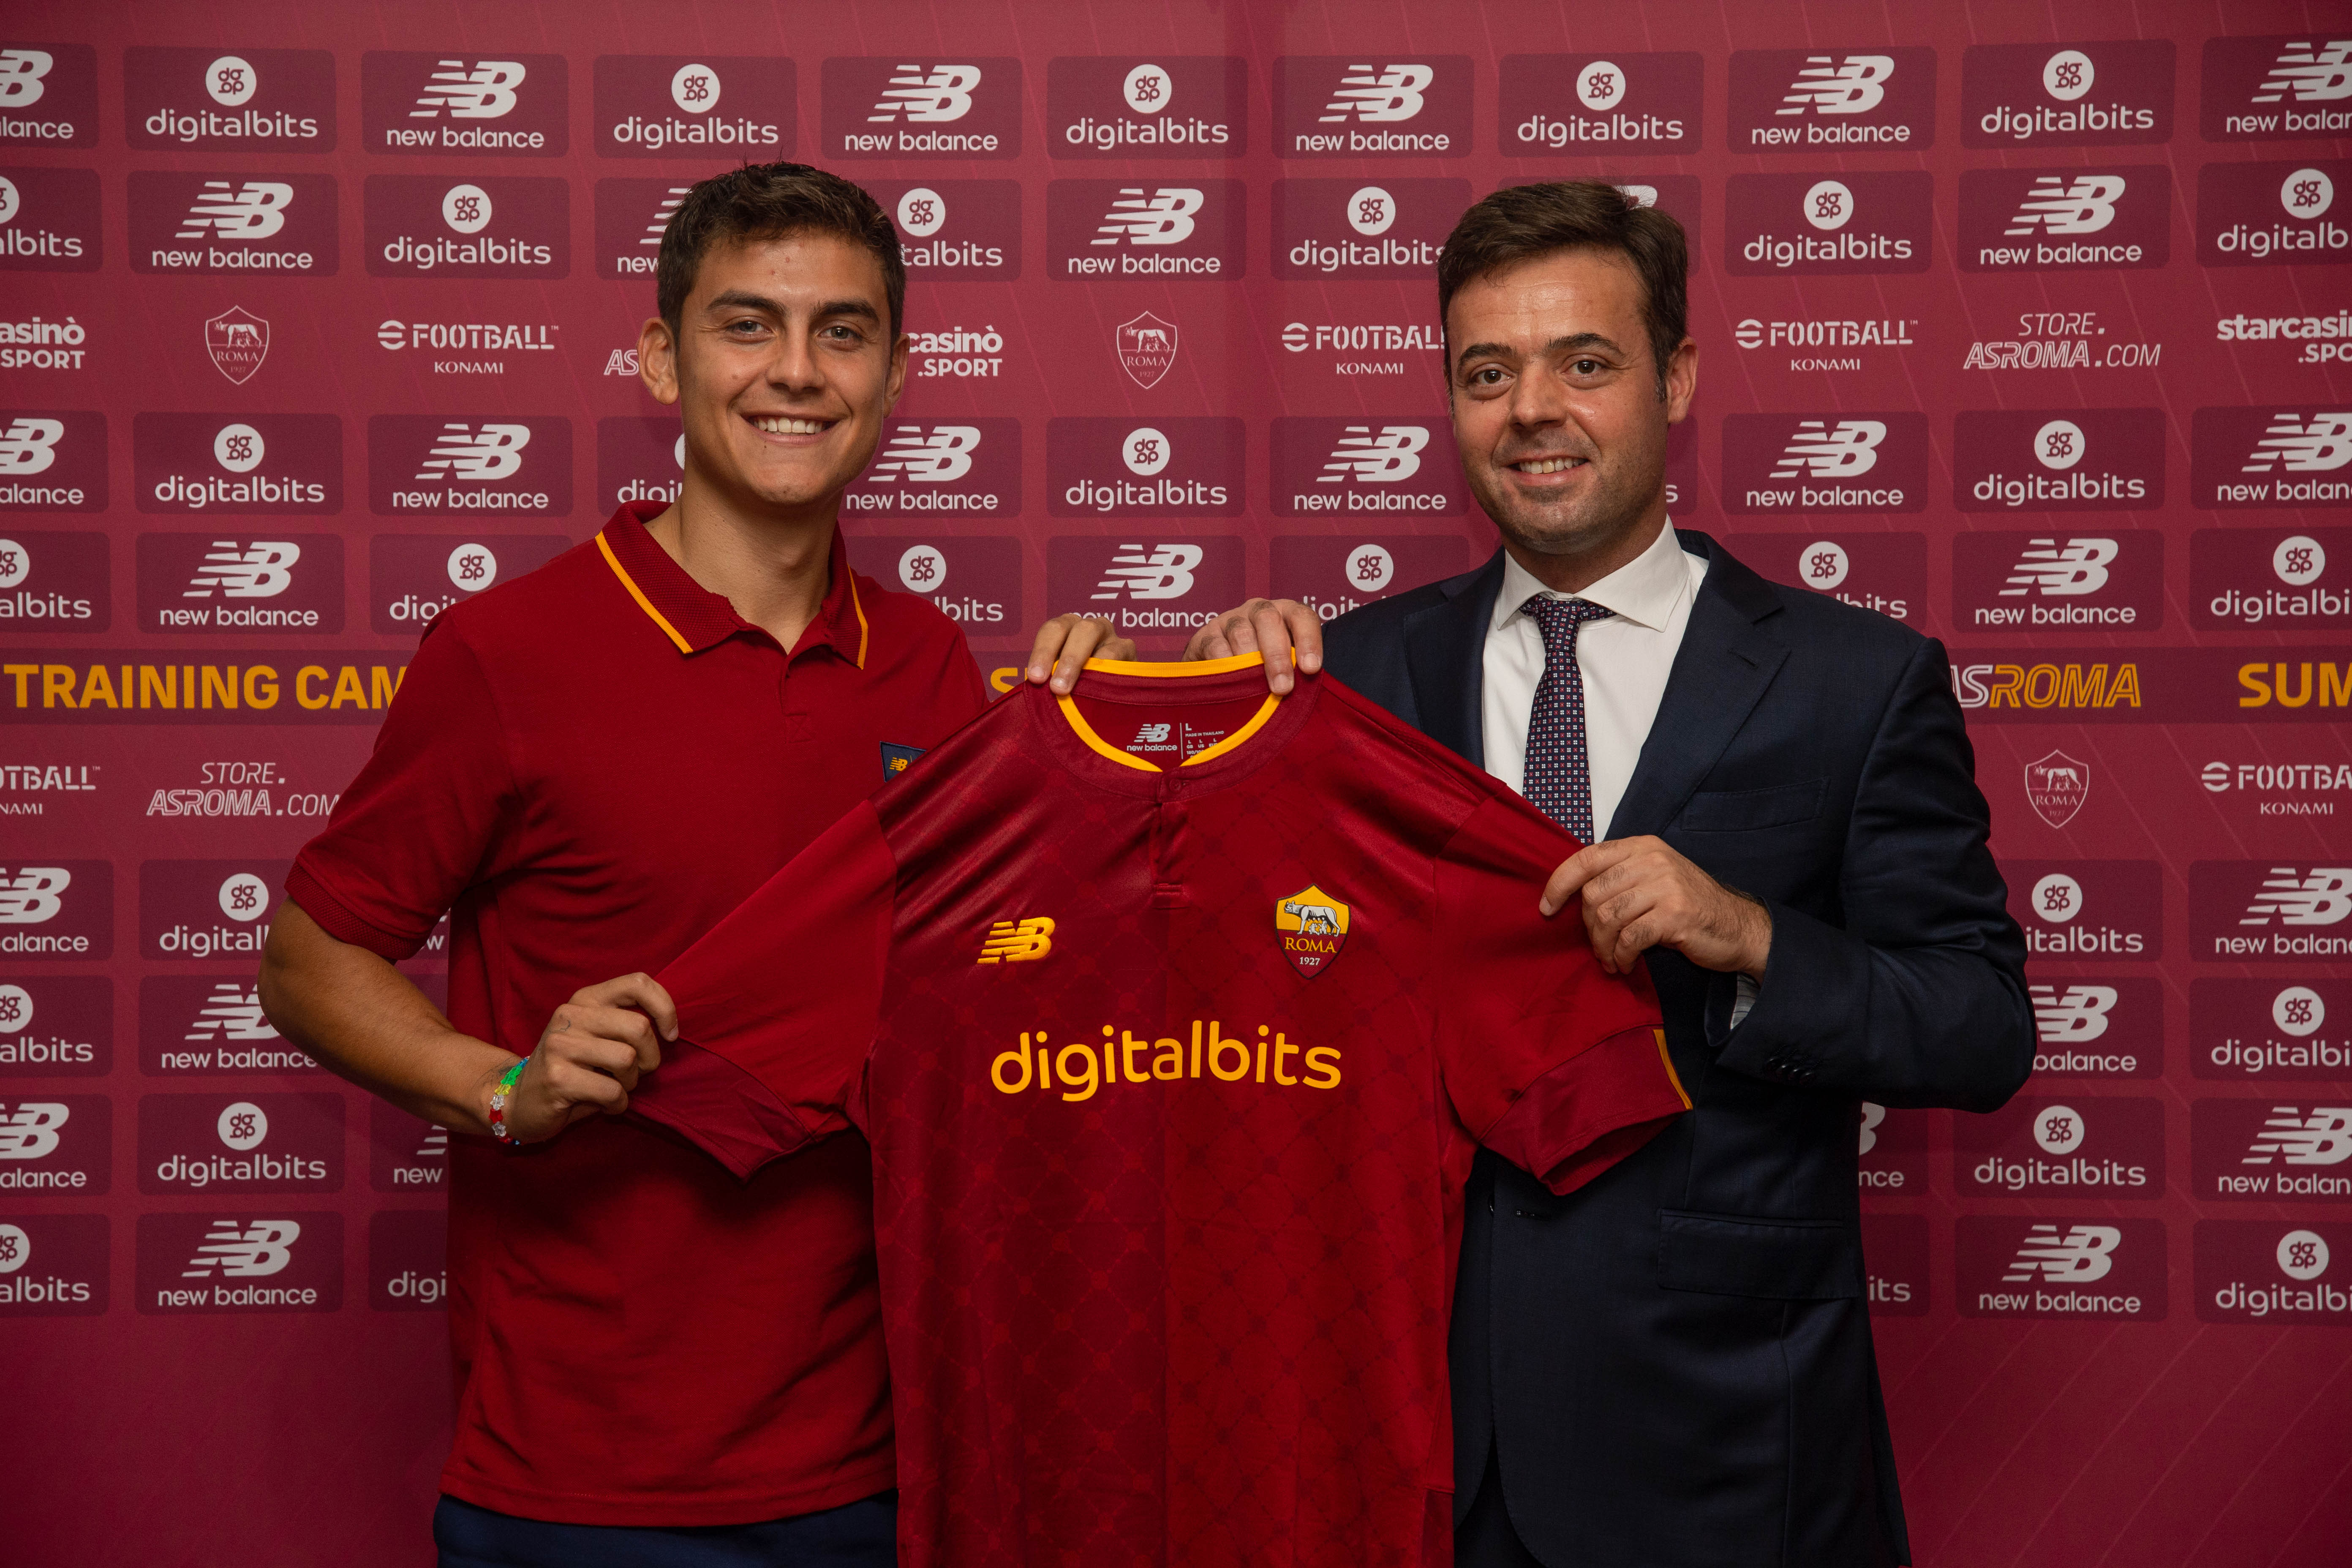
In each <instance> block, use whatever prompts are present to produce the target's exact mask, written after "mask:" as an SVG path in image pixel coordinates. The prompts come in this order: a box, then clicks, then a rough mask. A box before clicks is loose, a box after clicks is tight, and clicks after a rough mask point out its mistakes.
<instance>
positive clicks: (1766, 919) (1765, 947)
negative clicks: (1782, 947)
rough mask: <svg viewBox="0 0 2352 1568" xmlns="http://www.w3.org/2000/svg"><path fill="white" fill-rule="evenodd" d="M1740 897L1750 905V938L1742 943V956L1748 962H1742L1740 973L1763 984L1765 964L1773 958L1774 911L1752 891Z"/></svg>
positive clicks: (1748, 926) (1748, 912)
mask: <svg viewBox="0 0 2352 1568" xmlns="http://www.w3.org/2000/svg"><path fill="white" fill-rule="evenodd" d="M1739 898H1740V901H1741V902H1743V903H1744V904H1746V905H1747V907H1748V908H1747V916H1748V918H1747V921H1746V924H1747V928H1748V940H1747V941H1746V942H1743V943H1742V944H1741V945H1742V948H1743V950H1744V951H1743V952H1742V955H1741V956H1742V957H1743V958H1744V959H1745V960H1746V962H1745V963H1741V964H1740V966H1739V973H1742V974H1744V975H1746V976H1748V979H1750V980H1753V981H1754V982H1756V983H1757V984H1759V985H1761V984H1763V983H1764V969H1765V966H1766V965H1767V964H1769V963H1770V962H1771V959H1772V911H1771V910H1769V909H1768V908H1766V907H1765V903H1764V900H1761V899H1759V898H1757V897H1756V896H1755V895H1753V894H1751V893H1742V894H1740V895H1739Z"/></svg>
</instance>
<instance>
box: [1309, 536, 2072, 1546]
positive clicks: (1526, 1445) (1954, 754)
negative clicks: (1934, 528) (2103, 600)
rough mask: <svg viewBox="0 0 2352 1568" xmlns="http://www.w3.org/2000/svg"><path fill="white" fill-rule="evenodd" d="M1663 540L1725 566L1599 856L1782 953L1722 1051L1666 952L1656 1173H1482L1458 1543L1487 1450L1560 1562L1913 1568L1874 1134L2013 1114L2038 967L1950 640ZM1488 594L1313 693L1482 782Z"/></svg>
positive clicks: (1697, 543)
mask: <svg viewBox="0 0 2352 1568" xmlns="http://www.w3.org/2000/svg"><path fill="white" fill-rule="evenodd" d="M1680 537H1681V540H1682V543H1683V548H1684V549H1685V551H1688V552H1692V553H1696V554H1704V555H1706V557H1707V558H1708V559H1709V563H1710V564H1709V567H1708V570H1707V574H1706V582H1705V584H1703V585H1702V587H1701V588H1700V591H1699V594H1698V596H1697V599H1696V604H1695V605H1694V606H1693V608H1692V611H1691V616H1690V623H1689V626H1688V629H1687V630H1686V631H1685V634H1684V637H1683V643H1682V647H1681V649H1680V651H1679V652H1678V653H1677V654H1676V656H1675V663H1674V668H1673V671H1672V674H1671V676H1670V677H1669V679H1668V680H1667V684H1666V691H1665V696H1664V700H1663V701H1662V702H1661V703H1660V705H1659V708H1658V716H1657V719H1656V721H1655V722H1654V724H1653V725H1652V726H1651V729H1650V733H1649V738H1648V740H1647V742H1645V743H1644V744H1643V748H1642V755H1641V760H1640V762H1639V763H1638V765H1637V766H1636V767H1635V769H1634V773H1633V780H1632V783H1631V784H1630V785H1629V786H1628V787H1627V789H1626V792H1625V796H1624V799H1623V801H1622V803H1621V804H1620V805H1618V807H1617V813H1616V816H1615V817H1614V818H1613V819H1612V821H1611V822H1610V824H1609V826H1608V833H1607V836H1608V837H1612V838H1622V837H1630V836H1633V835H1639V834H1655V835H1657V836H1659V837H1662V838H1664V840H1665V841H1666V842H1667V843H1668V844H1671V845H1672V846H1674V847H1675V849H1677V850H1679V851H1680V852H1681V853H1682V854H1684V855H1685V856H1687V857H1688V858H1690V859H1691V860H1693V861H1694V862H1696V864H1697V865H1698V866H1700V867H1701V868H1704V869H1706V871H1707V872H1708V873H1709V874H1711V875H1713V876H1714V877H1715V878H1717V879H1718V880H1720V881H1722V882H1724V883H1725V884H1727V886H1730V887H1733V888H1738V889H1741V890H1743V891H1746V892H1748V893H1751V894H1753V895H1755V896H1756V897H1758V898H1760V899H1761V900H1764V902H1765V903H1766V905H1767V906H1768V907H1769V909H1770V910H1771V914H1772V950H1771V959H1770V963H1769V967H1768V969H1767V972H1766V974H1765V978H1764V983H1763V986H1762V989H1761V991H1760V993H1759V995H1758V997H1757V1000H1756V1003H1755V1005H1754V1007H1753V1008H1752V1009H1751V1010H1750V1011H1749V1012H1748V1015H1747V1016H1746V1018H1745V1020H1744V1021H1743V1022H1742V1023H1741V1024H1740V1026H1738V1028H1737V1029H1736V1030H1735V1029H1732V1028H1731V1027H1730V1026H1729V1023H1730V1015H1731V1005H1732V1001H1733V998H1734V995H1735V982H1734V980H1733V978H1732V977H1731V976H1729V975H1723V974H1714V973H1708V972H1706V971H1705V970H1702V969H1700V968H1698V967H1697V966H1696V965H1695V964H1693V963H1689V962H1687V961H1686V960H1685V959H1683V958H1682V957H1681V956H1679V955H1678V954H1675V953H1673V952H1668V951H1667V950H1665V949H1664V948H1657V949H1653V950H1652V952H1651V953H1650V955H1649V958H1648V963H1649V967H1650V973H1651V976H1652V978H1653V979H1654V981H1655V982H1656V983H1657V988H1658V996H1659V1001H1660V1003H1661V1005H1663V1006H1664V1012H1665V1020H1666V1040H1667V1047H1668V1049H1669V1051H1670V1052H1671V1053H1672V1055H1673V1058H1674V1063H1675V1070H1676V1071H1677V1072H1679V1073H1680V1074H1681V1076H1682V1080H1683V1084H1684V1087H1685V1089H1687V1090H1688V1092H1689V1094H1690V1097H1691V1100H1692V1110H1691V1111H1690V1113H1689V1114H1687V1115H1685V1116H1684V1117H1682V1118H1680V1119H1678V1120H1677V1121H1675V1123H1674V1124H1673V1125H1672V1126H1671V1127H1669V1128H1668V1129H1667V1130H1666V1131H1664V1132H1663V1133H1661V1134H1660V1135H1659V1136H1658V1137H1657V1138H1655V1139H1654V1140H1653V1141H1652V1142H1650V1143H1649V1144H1648V1145H1646V1146H1645V1147H1644V1148H1643V1149H1642V1150H1641V1151H1640V1152H1638V1153H1636V1154H1634V1155H1633V1156H1632V1157H1631V1158H1630V1159H1628V1160H1626V1161H1624V1162H1623V1163H1621V1164H1619V1165H1618V1166H1616V1167H1615V1168H1613V1169H1612V1170H1611V1171H1609V1172H1608V1173H1605V1174H1604V1175H1602V1176H1601V1178H1600V1179H1599V1180H1597V1181H1595V1182H1594V1183H1592V1184H1591V1185H1589V1186H1587V1187H1585V1188H1584V1189H1583V1190H1581V1191H1580V1192H1578V1193H1575V1194H1572V1195H1570V1196H1569V1197H1567V1198H1556V1197H1554V1196H1552V1195H1551V1194H1550V1193H1549V1191H1548V1190H1547V1189H1546V1188H1545V1187H1544V1186H1543V1184H1541V1183H1539V1182H1538V1181H1537V1180H1536V1179H1535V1178H1533V1177H1532V1176H1529V1175H1528V1173H1525V1172H1523V1171H1520V1170H1518V1169H1517V1167H1515V1166H1512V1165H1510V1164H1508V1163H1506V1162H1504V1161H1503V1160H1501V1159H1499V1158H1498V1157H1496V1156H1495V1155H1492V1154H1486V1153H1482V1154H1481V1155H1480V1156H1479V1159H1478V1162H1477V1164H1476V1166H1475V1172H1474V1174H1473V1176H1472V1178H1471V1186H1470V1192H1469V1205H1468V1208H1469V1217H1468V1224H1467V1226H1466V1229H1465V1236H1464V1239H1463V1247H1462V1263H1461V1275H1460V1282H1459V1285H1458V1287H1457V1292H1456V1296H1455V1300H1454V1327H1453V1342H1452V1353H1453V1375H1454V1445H1455V1447H1454V1458H1455V1478H1456V1485H1457V1488H1458V1490H1457V1491H1456V1493H1455V1519H1456V1521H1457V1522H1458V1521H1460V1519H1461V1517H1462V1514H1463V1513H1464V1512H1465V1510H1467V1508H1468V1506H1469V1503H1470V1501H1471V1499H1472V1498H1473V1497H1474V1496H1475V1493H1476V1491H1477V1489H1478V1486H1479V1484H1480V1482H1481V1480H1482V1479H1483V1477H1484V1476H1485V1473H1486V1464H1487V1462H1488V1458H1489V1456H1490V1455H1491V1456H1493V1457H1494V1458H1496V1461H1497V1462H1499V1464H1500V1465H1501V1468H1502V1475H1501V1479H1502V1483H1503V1495H1504V1499H1505V1501H1506V1502H1507V1505H1508V1508H1509V1510H1510V1516H1511V1520H1512V1522H1513V1524H1514V1525H1515V1526H1516V1528H1517V1531H1518V1533H1519V1536H1520V1539H1521V1540H1522V1541H1524V1542H1526V1543H1527V1545H1528V1548H1529V1549H1530V1550H1531V1551H1533V1552H1535V1554H1536V1555H1537V1557H1538V1559H1540V1560H1541V1561H1542V1562H1544V1563H1547V1564H1549V1565H1552V1568H1570V1565H1571V1564H1573V1565H1575V1568H1618V1565H1621V1564H1622V1565H1623V1568H1681V1565H1684V1564H1693V1565H1696V1564H1717V1563H1720V1564H1725V1565H1727V1568H1729V1565H1733V1564H1737V1565H1738V1568H1753V1565H1755V1564H1759V1563H1780V1564H1787V1565H1790V1568H1819V1565H1822V1564H1847V1563H1887V1562H1907V1561H1909V1550H1908V1542H1907V1540H1906V1534H1905V1530H1904V1524H1903V1505H1902V1500H1901V1498H1900V1496H1899V1495H1898V1493H1897V1491H1896V1489H1895V1467H1894V1456H1893V1450H1892V1447H1890V1444H1889V1441H1888V1437H1887V1431H1886V1415H1885V1405H1884V1404H1883V1403H1882V1401H1881V1399H1880V1396H1879V1389H1878V1373H1877V1366H1876V1363H1875V1360H1874V1356H1873V1354H1872V1350H1871V1342H1870V1319H1869V1313H1868V1307H1867V1303H1866V1301H1865V1300H1864V1272H1863V1259H1862V1237H1861V1230H1860V1219H1859V1212H1858V1206H1857V1181H1856V1171H1855V1159H1856V1151H1857V1144H1858V1138H1857V1132H1858V1128H1859V1112H1858V1106H1859V1103H1860V1102H1861V1101H1863V1100H1875V1101H1877V1102H1879V1103H1880V1104H1883V1105H1890V1106H1927V1105H1948V1106H1958V1107H1962V1108H1965V1109H1968V1110H1991V1109H1993V1108H1994V1107H1996V1106H1999V1105H2000V1103H2001V1102H2002V1101H2003V1100H2007V1099H2008V1098H2009V1097H2010V1096H2011V1094H2012V1093H2014V1092H2015V1091H2016V1090H2017V1089H2018V1087H2019V1086H2020V1085H2021V1084H2022V1083H2023V1082H2024V1081H2025V1077H2026V1074H2027V1073H2028V1072H2029V1071H2030V1070H2031V1068H2032V1061H2033V1044H2034V1029H2033V1016H2032V1008H2031V1005H2029V1003H2028V1001H2027V997H2026V991H2025V980H2024V960H2025V943H2024V940H2023V938H2022V937H2021V934H2020V933H2019V931H2018V929H2017V925H2016V922H2015V921H2012V920H2011V919H2010V917H2009V914H2008V912H2007V910H2006V907H2005V906H2006V895H2005V889H2003V887H2002V885H2001V880H2000V874H1999V873H1998V872H1997V871H1996V870H1995V868H1994V866H1993V861H1992V856H1991V854H1990V851H1989V850H1988V848H1987V847H1986V835H1987V830H1988V816H1987V809H1986V805H1985V800H1984V796H1983V795H1981V794H1980V793H1979V791H1978V789H1977V786H1976V782H1975V758H1974V754H1973V753H1972V752H1971V751H1970V750H1969V742H1968V736H1967V733H1966V731H1965V730H1964V729H1963V727H1962V723H1961V718H1960V710H1959V706H1958V703H1957V702H1956V701H1955V700H1954V699H1953V696H1952V690H1951V683H1950V676H1949V673H1948V664H1947V662H1946V659H1945V656H1944V649H1943V647H1942V645H1941V644H1939V643H1937V642H1935V641H1932V640H1930V639H1928V638H1926V637H1921V636H1919V635H1918V634H1917V633H1916V632H1914V631H1912V630H1910V629H1909V628H1907V627H1906V626H1901V625H1899V624H1897V623H1896V622H1894V621H1891V620H1888V619H1886V618H1885V617H1884V616H1877V615H1874V614H1872V613H1870V612H1868V611H1865V610H1860V609H1856V608H1853V607H1852V606H1849V605H1843V604H1841V603H1839V602H1838V601H1836V600H1835V599H1832V598H1829V597H1827V596H1825V595H1818V594H1813V593H1809V592H1807V591H1805V590H1802V589H1797V588H1784V587H1780V586H1778V585H1776V584H1770V583H1768V582H1766V581H1764V580H1763V579H1762V578H1760V577H1759V576H1758V575H1757V574H1755V573H1753V572H1751V571H1749V570H1748V568H1747V567H1746V566H1744V565H1742V564H1741V563H1739V562H1738V560H1736V559H1734V558H1733V556H1732V555H1731V554H1730V553H1729V552H1727V551H1726V550H1725V549H1724V547H1723V546H1722V545H1721V544H1719V543H1717V542H1715V541H1713V540H1711V539H1709V538H1707V537H1706V535H1704V534H1699V533H1693V532H1689V531H1684V532H1682V533H1681V535H1680ZM1502 567H1503V557H1502V555H1501V553H1500V552H1497V553H1496V556H1495V558H1494V559H1493V560H1491V561H1489V562H1487V563H1486V565H1485V566H1484V567H1482V568H1481V569H1479V570H1477V571H1475V572H1471V573H1467V574H1464V575H1462V576H1459V577H1455V578H1452V579H1450V580H1448V581H1446V582H1444V583H1438V584H1432V585H1430V586H1427V587H1423V588H1419V589H1416V590H1414V591H1412V592H1411V593H1407V594H1401V595H1397V596H1396V597H1394V598H1391V599H1387V600H1383V601H1381V602H1380V603H1378V604H1374V605H1367V606H1365V607H1364V608H1362V609H1360V610H1357V611H1354V612H1352V613H1351V614H1349V615H1347V616H1341V617H1340V618H1339V620H1337V621H1335V622H1333V623H1332V625H1331V626H1330V627H1329V629H1328V634H1327V641H1326V647H1327V649H1328V652H1327V655H1326V663H1325V668H1328V670H1329V671H1330V672H1331V673H1332V674H1334V675H1336V676H1337V677H1339V679H1340V680H1342V681H1344V682H1346V683H1347V684H1348V685H1349V686H1350V687H1352V688H1354V689H1356V690H1357V691H1360V692H1361V693H1362V694H1363V695H1365V696H1366V697H1369V698H1370V699H1372V700H1374V701H1376V702H1379V703H1381V705H1383V706H1384V707H1386V708H1387V709H1388V710H1390V711H1391V712H1393V713H1394V714H1396V715H1397V716H1398V717H1399V718H1401V719H1402V720H1403V721H1405V722H1407V723H1409V724H1412V726H1414V727H1415V728H1416V729H1419V730H1420V731H1423V733H1424V734H1427V735H1428V736H1430V737H1431V738H1432V739H1433V740H1435V741H1438V742H1443V743H1444V745H1446V746H1448V747H1450V748H1451V749H1452V750H1454V752H1458V753H1459V754H1460V755H1461V756H1463V757H1464V758H1465V759H1466V760H1468V761H1469V762H1470V763H1472V764H1474V765H1477V766H1483V765H1484V764H1485V753H1484V740H1483V737H1482V735H1481V733H1480V728H1481V726H1480V693H1481V684H1482V680H1483V664H1482V658H1483V653H1484V649H1485V646H1486V629H1487V626H1488V623H1489V618H1490V616H1492V614H1493V611H1494V606H1495V600H1496V595H1497V594H1498V593H1499V592H1500V591H1501V587H1502V581H1503V570H1502ZM1529 896H1530V897H1533V896H1534V889H1529ZM1564 918H1573V916H1572V915H1571V916H1569V917H1564Z"/></svg>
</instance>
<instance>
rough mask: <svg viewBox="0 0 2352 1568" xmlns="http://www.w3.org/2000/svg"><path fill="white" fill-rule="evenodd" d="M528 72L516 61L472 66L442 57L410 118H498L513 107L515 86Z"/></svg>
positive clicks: (485, 62) (486, 62)
mask: <svg viewBox="0 0 2352 1568" xmlns="http://www.w3.org/2000/svg"><path fill="white" fill-rule="evenodd" d="M528 74H530V73H529V72H528V71H526V70H525V69H524V68H523V66H522V64H521V63H520V61H516V60H476V61H475V62H474V63H473V64H472V65H471V66H468V65H467V63H466V62H465V61H463V60H443V61H441V62H440V68H439V69H438V70H436V71H435V72H434V73H433V74H432V76H430V77H428V78H427V79H425V90H424V91H423V92H421V93H419V94H418V95H417V98H416V107H415V108H414V109H412V110H409V111H408V118H409V119H411V120H438V119H439V118H441V116H442V115H443V114H444V113H446V114H447V115H448V116H449V118H450V119H452V120H496V119H498V118H499V117H500V116H501V115H503V114H505V113H506V112H507V111H508V110H511V109H512V108H514V106H515V103H516V94H515V89H517V88H519V87H520V86H522V81H523V78H524V77H525V76H526V75H528Z"/></svg>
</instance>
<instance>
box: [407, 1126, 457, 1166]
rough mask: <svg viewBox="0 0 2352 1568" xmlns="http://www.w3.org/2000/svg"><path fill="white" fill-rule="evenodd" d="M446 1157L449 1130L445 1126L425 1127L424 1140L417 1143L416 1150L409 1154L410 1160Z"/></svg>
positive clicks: (447, 1153)
mask: <svg viewBox="0 0 2352 1568" xmlns="http://www.w3.org/2000/svg"><path fill="white" fill-rule="evenodd" d="M448 1157H449V1130H448V1129H447V1128H446V1127H428V1128H426V1129H425V1140H424V1142H421V1143H419V1144H417V1145H416V1152H415V1153H414V1154H412V1155H410V1156H409V1158H410V1159H412V1160H446V1159H447V1158H448Z"/></svg>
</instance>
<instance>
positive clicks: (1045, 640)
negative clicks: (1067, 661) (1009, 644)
mask: <svg viewBox="0 0 2352 1568" xmlns="http://www.w3.org/2000/svg"><path fill="white" fill-rule="evenodd" d="M1077 619H1078V617H1077V616H1055V617H1054V618H1053V619H1052V620H1050V621H1047V622H1046V623H1045V625H1044V626H1039V627H1038V628H1037V636H1036V637H1035V638H1034V640H1032V641H1031V643H1030V645H1029V663H1028V665H1027V666H1026V667H1025V668H1024V669H1023V670H1022V672H1021V673H1022V677H1023V679H1025V680H1027V681H1028V682H1029V684H1030V685H1032V686H1043V685H1045V678H1046V677H1047V676H1048V675H1051V674H1052V673H1053V671H1054V660H1055V658H1059V657H1060V656H1061V652H1062V645H1063V644H1064V643H1065V642H1067V641H1068V640H1069V637H1070V626H1071V624H1072V623H1073V622H1075V621H1076V620H1077Z"/></svg>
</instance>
